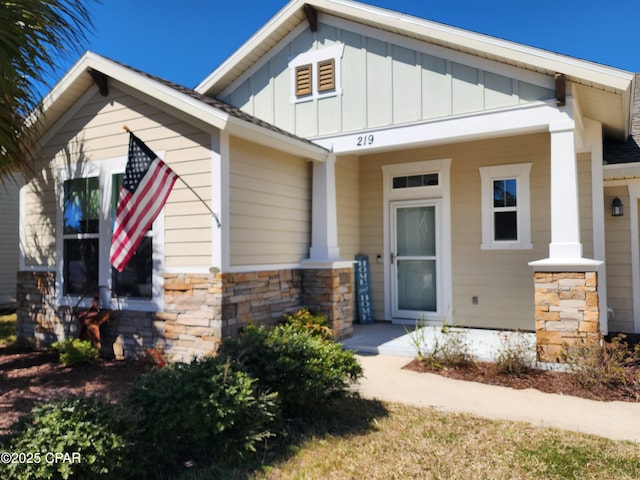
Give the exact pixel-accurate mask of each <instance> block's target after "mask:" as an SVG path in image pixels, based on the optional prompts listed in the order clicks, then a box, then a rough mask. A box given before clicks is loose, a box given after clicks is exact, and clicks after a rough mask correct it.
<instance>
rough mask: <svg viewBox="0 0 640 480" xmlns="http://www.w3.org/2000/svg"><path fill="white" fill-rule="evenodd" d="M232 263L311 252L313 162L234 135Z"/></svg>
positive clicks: (293, 258) (284, 259)
mask: <svg viewBox="0 0 640 480" xmlns="http://www.w3.org/2000/svg"><path fill="white" fill-rule="evenodd" d="M230 163H231V166H230V181H229V189H230V205H229V213H230V217H231V229H230V243H231V245H230V249H231V255H230V262H231V265H232V266H241V265H269V264H277V263H297V262H299V261H300V260H302V259H304V258H307V257H308V255H309V245H310V238H311V233H310V232H311V165H310V164H309V162H308V161H306V160H304V159H302V158H298V157H294V156H291V155H287V154H284V153H280V152H278V151H276V150H272V149H268V148H264V147H261V146H259V145H256V144H253V143H250V142H247V141H244V140H240V139H237V138H232V140H231V162H230Z"/></svg>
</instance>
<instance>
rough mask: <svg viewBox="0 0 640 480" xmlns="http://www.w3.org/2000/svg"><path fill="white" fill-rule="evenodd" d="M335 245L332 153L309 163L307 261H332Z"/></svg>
mask: <svg viewBox="0 0 640 480" xmlns="http://www.w3.org/2000/svg"><path fill="white" fill-rule="evenodd" d="M339 258H340V249H339V248H338V213H337V207H336V156H335V155H333V154H331V155H328V156H327V158H326V160H325V161H324V162H313V199H312V210H311V249H310V251H309V260H310V261H315V262H326V261H335V260H338V259H339Z"/></svg>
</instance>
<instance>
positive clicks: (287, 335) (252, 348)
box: [219, 324, 362, 417]
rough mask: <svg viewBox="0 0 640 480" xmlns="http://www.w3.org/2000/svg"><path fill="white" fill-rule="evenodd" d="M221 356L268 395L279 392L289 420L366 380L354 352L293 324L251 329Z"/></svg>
mask: <svg viewBox="0 0 640 480" xmlns="http://www.w3.org/2000/svg"><path fill="white" fill-rule="evenodd" d="M219 354H220V355H221V356H222V357H224V358H227V359H229V361H230V362H231V364H232V366H233V367H234V368H235V369H238V370H241V371H244V372H246V373H248V374H249V375H251V376H252V377H255V378H257V379H258V382H259V384H260V387H261V389H262V390H263V391H275V392H278V397H279V399H280V402H281V405H282V409H283V413H284V415H285V417H289V416H297V415H300V414H302V413H304V411H305V410H308V409H313V408H315V407H316V406H317V405H318V404H319V403H321V402H322V401H323V399H324V398H326V397H327V396H329V395H332V394H337V393H344V392H345V391H346V390H347V388H348V386H349V384H350V383H352V382H355V381H357V380H358V379H359V378H360V377H361V376H362V367H361V366H360V364H359V363H358V361H357V359H356V358H355V355H354V354H353V352H350V351H346V350H343V349H342V346H341V345H340V344H338V343H336V342H333V341H331V340H327V339H324V338H322V337H321V336H318V335H317V334H314V333H311V332H310V331H309V329H307V328H300V327H298V326H296V325H292V324H287V325H279V326H277V327H275V328H274V329H272V330H267V329H266V328H265V327H263V326H262V327H254V326H251V325H250V326H248V327H247V328H245V331H244V332H243V334H242V335H241V336H240V337H238V338H235V339H230V340H227V341H225V342H224V343H223V344H222V346H221V348H220V351H219Z"/></svg>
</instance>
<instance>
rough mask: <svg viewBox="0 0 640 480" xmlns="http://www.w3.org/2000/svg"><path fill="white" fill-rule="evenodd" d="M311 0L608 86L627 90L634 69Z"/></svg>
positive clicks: (335, 0)
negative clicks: (619, 67) (629, 70)
mask: <svg viewBox="0 0 640 480" xmlns="http://www.w3.org/2000/svg"><path fill="white" fill-rule="evenodd" d="M308 3H311V4H313V5H314V6H316V7H317V8H327V9H329V10H333V11H334V12H335V13H337V14H342V15H346V16H349V17H352V18H358V19H361V20H363V21H364V22H372V23H378V24H383V25H387V26H390V27H394V28H398V29H401V30H405V31H407V32H409V33H411V34H413V35H418V36H421V37H427V38H431V39H433V40H434V41H439V42H445V43H450V44H453V45H458V46H460V47H463V48H466V49H469V50H475V51H479V52H484V53H486V54H489V55H494V56H497V57H502V58H507V59H510V60H513V61H516V62H521V63H525V64H529V65H531V66H535V67H538V68H542V69H544V70H548V71H550V72H560V73H564V74H566V75H570V76H573V77H576V78H580V79H583V80H587V81H590V82H593V83H596V84H599V85H602V86H605V87H609V88H613V89H616V90H622V91H625V90H627V89H628V88H630V82H631V80H632V78H633V73H631V72H627V71H625V70H621V69H617V68H613V67H607V66H604V65H600V64H597V63H593V62H588V61H585V60H580V59H577V58H573V57H568V56H565V55H560V54H557V53H553V52H549V51H546V50H542V49H538V48H534V47H529V46H527V45H522V44H518V43H514V42H510V41H507V40H502V39H499V38H496V37H491V36H488V35H483V34H480V33H475V32H471V31H468V30H463V29H460V28H455V27H451V26H449V25H444V24H441V23H437V22H432V21H429V20H424V19H421V18H418V17H413V16H410V15H406V14H402V13H398V12H394V11H391V10H386V9H383V8H379V7H374V6H371V5H366V4H362V3H358V2H352V1H345V0H315V1H310V2H308Z"/></svg>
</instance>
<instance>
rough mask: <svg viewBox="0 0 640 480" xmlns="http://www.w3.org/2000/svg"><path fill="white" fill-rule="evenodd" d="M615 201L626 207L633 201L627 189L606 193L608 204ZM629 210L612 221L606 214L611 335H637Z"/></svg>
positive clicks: (622, 188) (608, 189)
mask: <svg viewBox="0 0 640 480" xmlns="http://www.w3.org/2000/svg"><path fill="white" fill-rule="evenodd" d="M615 197H619V198H620V200H622V204H623V205H625V206H626V205H629V202H630V201H631V200H630V198H629V193H628V190H627V187H626V186H625V187H607V188H605V189H604V204H605V205H611V202H612V201H613V199H614V198H615ZM628 211H630V209H625V215H624V216H622V217H612V216H611V215H610V214H609V212H608V211H605V216H604V225H605V235H606V258H607V303H608V306H609V308H612V309H613V311H614V315H615V317H614V319H613V321H610V322H609V331H611V332H616V331H622V332H633V290H632V278H631V275H632V273H631V218H630V217H629V215H628V214H627V212H628Z"/></svg>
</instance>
